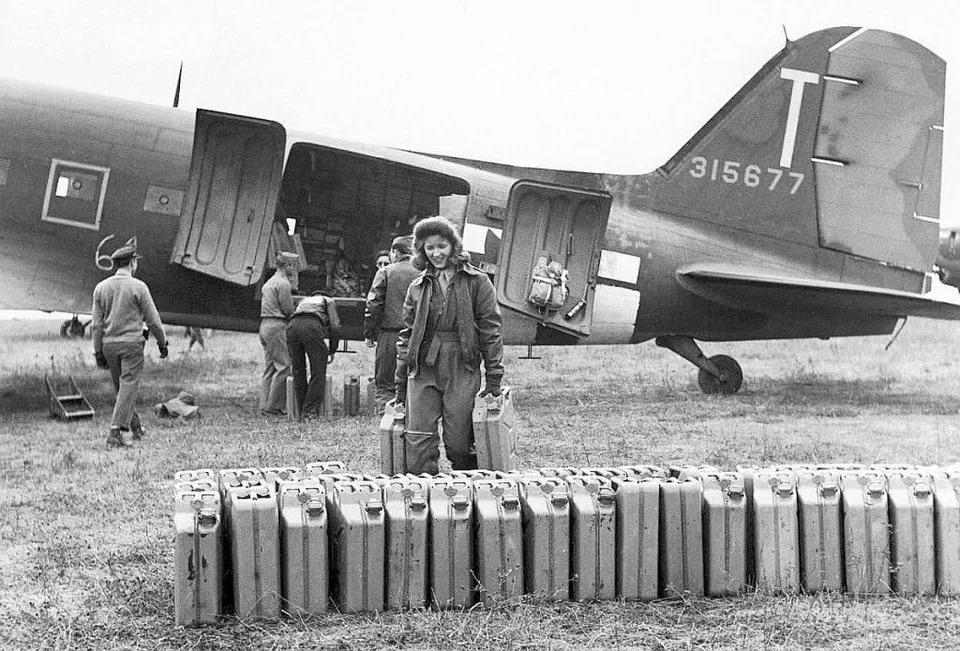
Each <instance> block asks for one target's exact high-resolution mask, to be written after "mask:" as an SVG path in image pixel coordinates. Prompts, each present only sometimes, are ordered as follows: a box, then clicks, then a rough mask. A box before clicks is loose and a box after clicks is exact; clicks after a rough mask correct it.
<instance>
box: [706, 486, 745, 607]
mask: <svg viewBox="0 0 960 651" xmlns="http://www.w3.org/2000/svg"><path fill="white" fill-rule="evenodd" d="M700 483H701V485H702V487H703V497H702V499H703V544H704V563H705V567H704V579H705V586H706V593H707V594H708V595H709V596H711V597H724V596H729V595H737V594H740V593H741V592H743V591H744V589H745V588H746V586H747V496H746V491H745V489H744V487H743V477H741V476H740V474H739V473H733V472H720V473H717V474H704V475H703V476H702V477H701V479H700Z"/></svg>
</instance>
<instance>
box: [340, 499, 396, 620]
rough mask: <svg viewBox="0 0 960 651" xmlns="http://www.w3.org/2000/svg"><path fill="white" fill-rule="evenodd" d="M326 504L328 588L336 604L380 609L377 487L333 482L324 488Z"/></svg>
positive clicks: (381, 522) (354, 609)
mask: <svg viewBox="0 0 960 651" xmlns="http://www.w3.org/2000/svg"><path fill="white" fill-rule="evenodd" d="M331 493H332V494H333V500H332V501H331V500H330V494H331ZM327 506H328V508H329V518H330V521H329V525H328V526H329V528H330V545H331V554H330V565H331V568H330V569H331V589H332V592H333V595H334V599H335V600H336V602H337V606H338V607H339V608H340V611H341V612H344V613H358V612H379V611H381V610H383V606H384V587H383V579H384V567H385V560H384V559H385V549H386V524H385V521H386V518H385V516H384V509H383V494H382V492H381V489H380V486H378V485H377V484H375V483H373V482H370V481H338V482H335V483H333V485H332V489H331V488H328V489H327Z"/></svg>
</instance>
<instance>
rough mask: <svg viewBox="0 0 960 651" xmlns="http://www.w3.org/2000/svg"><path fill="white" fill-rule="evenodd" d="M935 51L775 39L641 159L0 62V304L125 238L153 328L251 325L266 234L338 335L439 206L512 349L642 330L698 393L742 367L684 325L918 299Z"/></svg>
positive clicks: (952, 308) (85, 287) (886, 312)
mask: <svg viewBox="0 0 960 651" xmlns="http://www.w3.org/2000/svg"><path fill="white" fill-rule="evenodd" d="M945 74H946V64H945V62H944V61H943V60H942V59H940V58H939V57H938V56H936V55H935V54H934V53H932V52H930V51H929V50H927V49H926V48H924V47H923V46H921V45H920V44H918V43H916V42H914V41H912V40H910V39H908V38H906V37H903V36H900V35H897V34H893V33H889V32H885V31H879V30H871V29H866V28H857V27H833V28H829V29H824V30H821V31H817V32H814V33H811V34H809V35H807V36H804V37H802V38H800V39H798V40H793V41H791V40H787V42H786V44H785V46H784V48H783V49H782V50H781V51H779V52H778V53H776V54H775V55H774V56H773V57H772V58H771V59H770V60H769V61H768V62H767V63H766V64H765V65H764V66H763V67H762V68H761V69H760V70H759V71H758V72H757V73H756V74H755V75H754V76H753V77H752V78H751V79H750V80H749V81H747V83H746V84H745V85H744V86H743V88H742V89H740V91H739V92H737V93H736V94H735V95H734V96H733V97H732V98H731V99H730V100H729V101H728V102H727V103H726V104H725V105H724V106H723V107H722V108H720V110H719V111H718V112H717V113H716V114H715V115H714V116H713V117H712V118H710V120H709V121H708V122H707V123H706V124H705V125H704V126H703V127H702V128H701V129H700V130H699V131H698V132H697V133H696V134H694V136H693V137H692V138H691V139H690V140H689V141H688V142H687V143H686V144H685V145H683V147H681V148H680V150H679V151H678V152H677V153H676V154H675V155H673V156H672V157H671V158H670V159H669V160H668V161H667V162H666V163H664V164H663V165H662V166H660V167H659V168H657V169H656V170H654V171H652V172H650V173H647V174H639V175H614V174H603V173H591V172H575V171H562V170H550V169H533V168H524V167H516V166H511V165H506V164H498V163H490V162H484V161H475V160H469V159H464V158H456V157H452V156H445V155H437V154H427V153H422V152H414V151H405V150H399V149H392V148H386V147H378V146H373V145H367V144H359V143H353V142H345V141H341V140H337V139H334V138H329V137H324V136H318V135H311V134H301V133H295V132H290V133H289V134H288V133H287V131H286V129H285V128H284V127H283V125H281V124H280V123H278V122H275V121H271V120H266V119H260V118H256V117H249V116H241V115H233V114H228V113H222V112H216V111H209V110H204V109H198V110H196V112H195V113H194V112H189V111H185V110H181V109H174V108H171V107H158V106H148V105H144V104H139V103H135V102H130V101H124V100H119V99H109V98H104V97H98V96H94V95H89V94H84V93H79V92H72V91H64V90H58V89H53V88H47V87H41V86H36V85H32V84H27V83H23V82H14V81H4V82H2V83H0V134H2V143H3V145H2V148H0V226H2V228H0V309H40V310H47V311H67V312H73V313H75V314H76V313H86V312H87V311H88V310H89V304H90V296H91V293H92V291H93V287H94V285H95V284H96V283H97V282H98V281H99V280H101V279H102V278H104V277H105V276H106V275H107V274H109V273H110V272H111V263H110V260H109V253H110V251H112V250H113V249H114V248H115V247H117V246H119V245H120V244H121V243H122V242H124V241H126V240H127V239H128V238H130V237H136V238H137V239H138V242H139V244H140V252H141V254H142V255H143V258H142V259H141V261H140V263H141V264H140V268H139V272H138V275H139V277H141V278H142V279H143V280H145V281H146V282H147V284H148V285H149V286H150V287H151V289H152V292H153V295H154V298H155V301H156V303H157V305H158V308H159V309H160V311H161V315H162V318H163V320H164V322H165V323H167V324H171V325H189V326H200V327H207V328H218V329H228V330H237V331H247V332H254V331H256V330H257V328H258V322H259V318H258V314H259V288H260V286H261V284H262V282H263V281H264V280H265V279H266V278H267V277H268V276H269V274H270V273H271V268H272V261H273V259H274V258H275V254H276V253H277V252H278V251H291V252H296V253H298V255H299V256H300V258H299V263H298V278H297V279H296V281H297V285H298V292H299V293H300V294H310V293H312V292H315V291H318V290H328V291H331V290H332V291H333V293H334V294H335V295H337V298H336V301H337V305H338V309H339V311H340V315H341V319H342V321H343V324H344V333H343V335H344V338H346V339H353V340H360V339H362V334H361V324H362V320H363V309H364V296H363V291H364V290H365V285H366V283H368V282H369V281H370V280H371V278H372V273H373V271H375V269H373V268H372V266H373V257H374V253H375V251H377V250H379V249H384V248H388V244H389V242H390V241H391V239H392V238H393V237H394V236H395V235H398V234H406V233H409V232H410V231H411V228H412V225H413V224H414V223H415V222H416V220H417V219H419V218H422V217H426V216H429V215H434V214H442V215H445V216H447V217H448V218H450V219H452V220H453V221H454V222H455V223H456V224H457V225H458V226H459V227H460V228H461V231H462V235H463V239H464V246H465V249H466V250H468V251H469V252H470V253H471V255H472V258H473V262H474V264H475V265H477V266H478V267H479V268H480V269H482V270H483V271H484V272H486V273H487V274H489V275H490V277H491V279H492V280H493V282H494V284H495V287H496V289H497V293H498V300H499V301H500V304H501V307H502V310H503V313H504V328H503V332H504V342H505V343H506V344H513V345H526V346H531V347H532V346H534V345H538V346H539V345H593V344H635V343H639V342H644V341H649V340H654V341H655V342H656V344H657V345H659V346H662V347H665V348H667V349H669V350H672V351H674V352H675V353H677V354H678V355H680V356H681V357H683V358H684V359H686V360H688V361H690V362H691V363H693V364H694V365H695V366H696V367H697V368H698V369H699V373H698V383H699V385H700V388H701V389H702V390H703V391H704V392H706V393H723V394H729V393H735V392H737V391H738V390H739V389H740V387H741V384H742V379H743V374H742V369H741V368H740V365H739V364H738V363H737V362H736V360H734V359H732V358H731V357H729V356H726V355H714V356H712V357H709V358H708V357H707V356H706V355H705V354H704V353H703V351H702V350H701V348H700V346H699V344H698V343H697V341H698V340H699V341H713V342H719V341H744V340H766V339H780V338H813V337H816V338H822V339H826V338H830V337H837V336H856V335H878V334H889V333H891V332H893V331H894V329H895V328H896V327H897V324H898V322H899V321H900V320H901V319H904V318H906V317H907V316H911V315H918V316H924V317H933V318H940V319H952V320H957V319H960V301H956V302H951V301H949V300H944V299H941V298H935V297H933V296H931V293H930V291H929V290H930V288H931V285H932V283H933V281H934V278H935V273H934V266H933V265H934V262H935V259H936V256H937V246H938V232H939V203H940V173H941V155H942V146H943V115H944V113H943V106H944V84H945Z"/></svg>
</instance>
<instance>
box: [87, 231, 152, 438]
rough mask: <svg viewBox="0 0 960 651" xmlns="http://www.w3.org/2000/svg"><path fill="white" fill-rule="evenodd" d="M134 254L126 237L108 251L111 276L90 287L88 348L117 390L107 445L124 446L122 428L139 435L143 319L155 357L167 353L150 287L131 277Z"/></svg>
mask: <svg viewBox="0 0 960 651" xmlns="http://www.w3.org/2000/svg"><path fill="white" fill-rule="evenodd" d="M139 258H140V255H139V254H138V253H137V241H136V238H132V239H130V240H129V241H128V242H127V243H126V244H124V245H123V246H121V247H120V248H118V249H117V250H116V251H114V252H113V253H112V254H111V255H110V259H111V260H112V261H113V263H114V265H115V267H116V271H115V272H114V274H113V276H111V277H110V278H107V279H106V280H102V281H100V283H98V284H97V286H96V287H95V288H94V290H93V309H92V314H93V321H91V323H90V329H91V332H92V335H93V353H94V357H95V358H96V360H97V366H99V367H100V368H104V369H109V370H110V376H111V378H112V379H113V388H114V390H115V391H116V393H117V399H116V403H115V404H114V406H113V415H112V416H111V418H110V433H109V434H108V436H107V447H129V446H130V445H131V443H130V442H129V441H127V440H125V439H124V438H123V433H124V432H126V431H130V432H132V434H133V438H134V439H140V438H142V437H143V434H144V430H143V425H142V424H141V422H140V416H139V415H138V414H137V412H136V410H135V405H136V401H137V391H138V389H139V386H140V376H141V374H142V372H143V346H144V336H143V325H144V323H146V325H147V328H149V330H150V332H151V333H152V334H153V337H154V339H155V340H156V342H157V347H158V348H159V349H160V357H161V358H164V357H166V356H167V338H166V334H165V333H164V331H163V324H162V323H161V322H160V313H159V312H157V307H156V305H154V303H153V297H152V296H151V295H150V289H149V288H148V287H147V285H146V283H144V282H143V281H142V280H138V279H136V278H134V277H133V276H134V274H135V273H136V272H137V260H138V259H139Z"/></svg>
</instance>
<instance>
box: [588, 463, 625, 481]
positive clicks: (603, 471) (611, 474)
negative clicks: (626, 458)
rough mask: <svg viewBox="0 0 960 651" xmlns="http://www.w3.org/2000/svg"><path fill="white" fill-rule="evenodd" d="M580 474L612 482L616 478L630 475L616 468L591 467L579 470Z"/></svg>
mask: <svg viewBox="0 0 960 651" xmlns="http://www.w3.org/2000/svg"><path fill="white" fill-rule="evenodd" d="M580 472H581V474H583V475H587V476H590V477H603V478H604V479H610V480H613V479H615V478H617V477H629V476H631V473H629V472H628V471H627V470H625V469H623V468H620V467H618V466H591V467H586V468H581V469H580Z"/></svg>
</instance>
